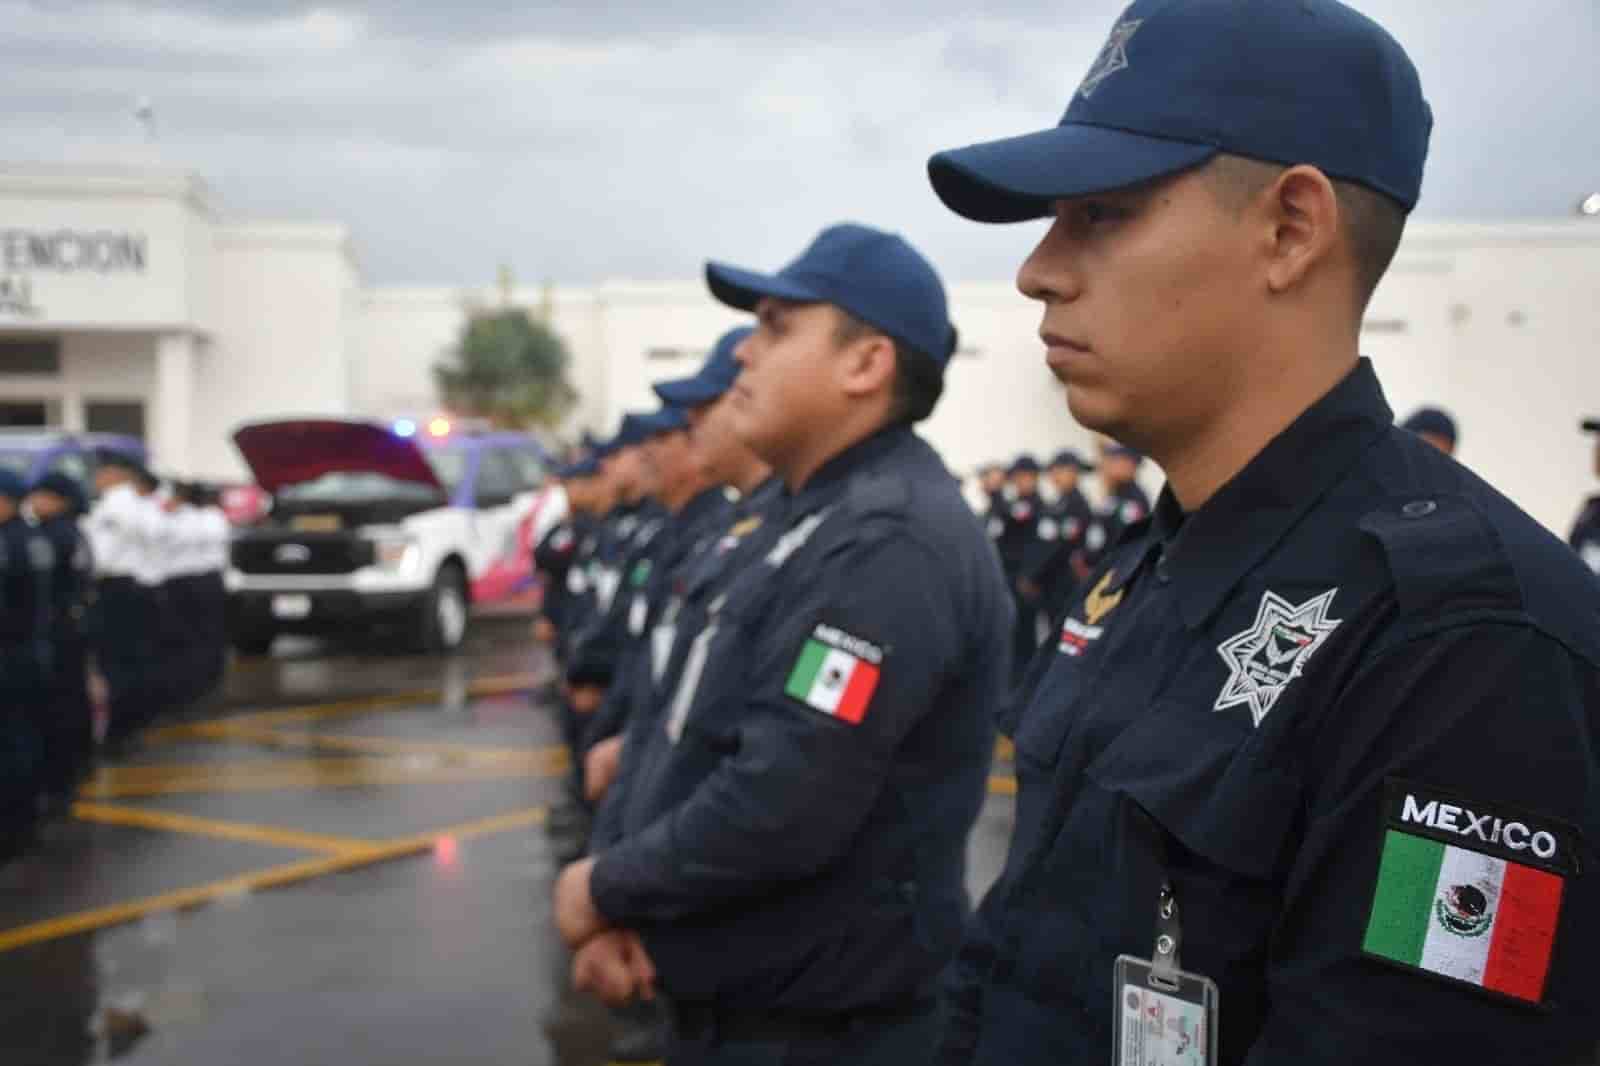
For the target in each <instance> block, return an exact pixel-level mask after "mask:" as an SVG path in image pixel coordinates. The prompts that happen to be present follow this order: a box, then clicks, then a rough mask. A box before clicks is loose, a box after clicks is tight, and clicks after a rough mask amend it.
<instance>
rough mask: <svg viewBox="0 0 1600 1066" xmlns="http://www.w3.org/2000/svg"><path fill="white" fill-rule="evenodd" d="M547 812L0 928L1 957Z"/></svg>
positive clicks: (534, 819)
mask: <svg viewBox="0 0 1600 1066" xmlns="http://www.w3.org/2000/svg"><path fill="white" fill-rule="evenodd" d="M547 813H548V812H547V810H546V808H544V807H529V808H527V809H525V810H520V811H511V812H509V813H507V814H500V815H495V816H493V817H490V818H482V819H479V820H477V821H473V822H462V823H460V824H459V825H453V826H445V827H444V828H442V829H435V830H433V831H432V832H429V833H419V834H417V835H415V836H410V837H404V838H401V839H399V840H394V841H384V842H373V843H364V844H363V845H362V846H361V847H360V849H359V850H354V851H350V852H347V853H345V854H341V855H334V856H330V857H328V858H322V859H305V860H302V861H300V862H292V863H288V864H287V865H284V866H272V867H268V868H267V869H264V870H257V871H255V872H253V873H247V874H241V875H239V876H238V877H229V878H225V879H223V880H221V881H212V882H211V883H209V884H204V885H196V886H195V887H193V888H184V889H179V890H178V891H176V892H165V893H162V894H161V895H158V896H147V897H145V898H144V899H138V900H133V901H131V902H128V903H117V904H113V905H111V906H109V907H100V908H98V909H96V910H92V911H84V912H82V913H79V914H70V915H67V916H65V917H62V918H52V919H50V920H48V921H43V922H35V923H33V924H32V925H23V926H18V927H17V928H15V929H9V930H0V953H3V952H7V951H13V950H15V949H17V948H21V947H26V946H28V945H29V944H38V943H40V942H42V941H46V940H56V939H59V938H61V937H65V936H75V935H77V934H79V933H88V932H92V931H94V930H96V929H104V928H106V927H107V926H112V925H122V924H125V923H127V922H133V921H138V920H139V919H140V918H143V917H145V916H146V915H149V914H155V913H157V912H161V911H182V910H190V909H192V908H195V907H199V906H203V905H205V904H207V903H210V902H212V901H214V900H216V899H218V898H219V897H222V896H229V895H238V894H241V893H248V892H263V891H265V890H267V889H270V888H280V887H282V886H284V885H291V884H295V883H297V882H301V881H309V880H311V879H313V878H317V877H326V876H328V875H329V874H337V873H344V872H346V871H349V870H355V869H359V868H361V867H364V866H373V865H376V864H378V863H380V862H389V861H392V860H394V859H401V858H406V857H408V856H412V855H419V854H421V853H423V852H425V851H431V850H433V848H434V847H435V845H436V844H437V843H438V841H439V840H440V839H441V838H444V837H450V838H453V839H455V840H458V841H459V840H472V839H475V838H477V837H483V836H489V835H492V834H494V833H504V832H508V831H510V830H513V829H523V828H526V827H528V826H532V825H538V824H539V823H541V822H543V821H544V820H545V817H546V814H547Z"/></svg>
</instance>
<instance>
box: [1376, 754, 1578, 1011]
mask: <svg viewBox="0 0 1600 1066" xmlns="http://www.w3.org/2000/svg"><path fill="white" fill-rule="evenodd" d="M1387 806H1388V810H1387V819H1386V826H1385V830H1384V839H1383V858H1382V860H1381V861H1380V864H1379V867H1378V880H1377V885H1376V887H1375V889H1374V891H1373V899H1372V911H1371V914H1370V916H1369V917H1368V919H1367V930H1366V936H1365V938H1364V940H1363V943H1362V949H1363V951H1364V952H1365V953H1366V954H1367V955H1369V956H1372V957H1374V958H1377V959H1381V960H1383V961H1385V962H1390V963H1395V964H1398V965H1401V966H1405V967H1408V968H1411V969H1415V970H1420V971H1422V972H1424V973H1428V974H1432V975H1434V976H1436V977H1442V978H1445V979H1446V980H1450V981H1454V982H1457V983H1460V984H1465V985H1470V986H1472V987H1474V988H1479V989H1482V990H1484V991H1486V992H1491V993H1495V994H1498V995H1501V996H1506V997H1509V998H1510V999H1513V1000H1517V1001H1519V1002H1522V1003H1528V1004H1540V1003H1543V1002H1544V993H1545V980H1546V978H1547V977H1548V975H1549V972H1550V959H1551V957H1552V955H1553V954H1554V951H1555V943H1556V930H1557V927H1558V926H1559V924H1560V919H1561V904H1562V899H1563V896H1564V895H1565V890H1566V880H1567V877H1568V876H1569V875H1571V874H1573V873H1575V872H1576V866H1577V850H1576V849H1577V834H1576V832H1575V831H1574V830H1573V829H1572V828H1571V827H1569V826H1568V825H1566V824H1565V823H1563V822H1558V821H1556V820H1554V819H1551V818H1544V817H1541V816H1538V815H1533V814H1527V813H1524V812H1520V811H1513V810H1510V809H1508V808H1506V807H1503V806H1498V805H1496V806H1492V807H1491V806H1490V805H1487V804H1482V803H1473V802H1471V801H1469V800H1465V799H1463V798H1461V797H1458V796H1452V795H1448V794H1446V793H1444V792H1441V791H1440V790H1438V789H1432V788H1428V787H1426V786H1422V785H1414V784H1411V783H1409V782H1404V781H1390V783H1389V786H1388V794H1387Z"/></svg>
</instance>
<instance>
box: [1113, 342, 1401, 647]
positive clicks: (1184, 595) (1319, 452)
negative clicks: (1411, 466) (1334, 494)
mask: <svg viewBox="0 0 1600 1066" xmlns="http://www.w3.org/2000/svg"><path fill="white" fill-rule="evenodd" d="M1393 423H1394V412H1393V411H1391V410H1390V409H1389V404H1388V401H1386V400H1385V399H1384V396H1383V387H1382V386H1381V385H1380V384H1379V383H1378V377H1377V375H1376V374H1375V373H1374V372H1373V369H1372V364H1371V362H1369V361H1368V360H1366V359H1362V360H1361V361H1360V363H1359V364H1358V365H1357V366H1356V368H1355V369H1354V370H1352V371H1351V372H1350V373H1349V374H1348V375H1347V376H1346V377H1345V379H1344V380H1343V381H1341V382H1340V383H1339V384H1338V385H1336V386H1334V388H1333V390H1332V391H1330V392H1329V393H1328V394H1327V395H1326V396H1324V397H1323V398H1322V399H1320V400H1318V401H1317V402H1316V403H1314V404H1312V405H1311V406H1310V407H1309V408H1307V409H1306V411H1305V412H1304V413H1303V414H1301V416H1300V417H1299V418H1297V419H1295V421H1294V422H1293V423H1292V424H1291V425H1290V426H1289V428H1288V429H1286V430H1284V431H1283V432H1282V433H1280V434H1279V435H1278V436H1277V437H1276V438H1274V439H1273V440H1272V442H1271V443H1270V444H1268V445H1267V446H1266V447H1265V448H1264V449H1262V451H1261V452H1260V454H1258V455H1257V456H1256V457H1255V458H1254V459H1252V460H1250V463H1249V465H1247V466H1246V467H1245V468H1244V469H1243V470H1241V471H1240V472H1239V473H1238V474H1237V475H1236V476H1235V477H1234V479H1233V480H1232V481H1230V482H1228V483H1227V484H1226V485H1224V486H1223V487H1222V488H1221V489H1219V490H1218V491H1217V493H1216V494H1215V495H1214V496H1212V497H1211V499H1209V500H1207V501H1206V502H1205V504H1204V505H1202V506H1201V507H1200V509H1199V510H1197V511H1195V512H1194V513H1193V514H1190V515H1184V514H1183V511H1182V508H1180V507H1179V506H1178V501H1177V500H1176V499H1175V498H1174V497H1173V495H1172V491H1171V489H1170V488H1163V489H1162V490H1161V498H1160V500H1158V501H1157V503H1156V508H1155V515H1154V520H1153V521H1152V523H1151V536H1152V543H1159V544H1161V545H1162V546H1163V552H1164V554H1165V556H1166V566H1165V568H1164V569H1165V572H1166V573H1167V575H1168V577H1169V578H1170V579H1171V581H1172V584H1173V589H1174V592H1175V593H1176V595H1177V600H1178V611H1179V614H1181V615H1182V617H1183V622H1184V624H1185V625H1186V626H1188V627H1189V628H1190V629H1198V628H1199V627H1200V626H1202V625H1204V624H1205V623H1206V622H1207V621H1208V620H1209V619H1210V617H1211V615H1212V614H1213V613H1214V612H1215V611H1216V609H1217V608H1218V607H1219V606H1221V604H1222V602H1223V600H1225V599H1226V598H1227V596H1228V594H1229V593H1230V592H1232V591H1233V588H1234V586H1235V585H1237V584H1238V583H1239V581H1240V579H1241V578H1243V577H1244V575H1245V574H1247V573H1248V572H1249V571H1250V570H1251V569H1253V568H1254V567H1255V566H1256V564H1257V563H1259V562H1260V561H1261V560H1262V559H1263V558H1264V557H1265V556H1266V555H1267V553H1268V552H1270V551H1271V550H1272V548H1273V546H1274V545H1276V544H1277V543H1278V541H1279V540H1281V539H1282V538H1283V536H1284V534H1286V533H1288V532H1289V530H1290V529H1291V528H1292V527H1293V526H1294V524H1295V523H1296V522H1297V521H1298V520H1299V519H1300V516H1301V515H1303V514H1304V513H1305V512H1306V511H1308V510H1310V509H1311V508H1312V507H1313V506H1314V505H1315V504H1316V502H1317V501H1318V500H1319V499H1321V497H1322V495H1323V493H1325V492H1326V491H1327V490H1328V489H1329V488H1330V487H1332V485H1333V484H1334V482H1336V481H1337V480H1339V478H1341V477H1342V476H1343V475H1344V474H1345V473H1346V472H1348V471H1349V469H1350V467H1351V466H1353V465H1354V464H1355V463H1356V462H1357V461H1358V460H1359V459H1360V458H1361V455H1362V454H1363V453H1364V452H1365V451H1366V450H1367V448H1368V447H1370V446H1371V444H1372V443H1373V441H1375V440H1377V439H1378V437H1379V436H1380V435H1381V434H1382V433H1383V432H1384V431H1385V430H1386V429H1388V428H1389V426H1391V425H1393ZM1135 569H1137V568H1135Z"/></svg>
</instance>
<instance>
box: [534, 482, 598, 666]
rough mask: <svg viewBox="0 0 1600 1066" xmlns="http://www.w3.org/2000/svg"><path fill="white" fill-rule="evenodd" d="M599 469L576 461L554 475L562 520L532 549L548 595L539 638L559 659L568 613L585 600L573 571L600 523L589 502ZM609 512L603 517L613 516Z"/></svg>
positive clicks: (542, 605) (542, 606)
mask: <svg viewBox="0 0 1600 1066" xmlns="http://www.w3.org/2000/svg"><path fill="white" fill-rule="evenodd" d="M599 473H600V464H599V463H598V462H596V461H595V460H594V459H591V458H584V459H579V460H576V461H574V462H572V463H568V464H567V465H565V466H563V467H561V468H559V469H558V470H556V471H555V484H554V485H552V486H551V490H552V491H553V492H560V493H561V497H562V499H563V501H564V502H563V503H562V504H561V505H560V506H561V508H562V509H563V510H564V511H565V515H564V517H563V518H562V519H561V520H560V521H558V522H555V523H554V524H552V525H551V526H550V528H549V530H548V531H547V532H546V533H545V535H544V536H543V537H541V538H540V539H539V541H538V543H536V544H535V545H534V547H533V565H534V569H535V570H537V571H538V573H539V574H540V576H541V578H542V584H543V587H544V593H543V596H542V598H541V601H540V607H539V617H538V618H537V619H536V622H535V634H536V637H537V639H538V640H539V643H541V644H545V645H547V646H549V647H550V648H551V650H552V652H555V653H557V655H558V658H557V661H558V662H559V647H560V634H561V633H562V632H563V631H564V630H565V629H566V624H567V621H568V617H569V614H570V612H571V611H572V609H573V606H574V604H575V602H576V600H577V598H578V597H579V596H580V595H581V594H582V590H583V580H582V570H581V568H580V569H578V570H576V571H575V570H574V569H573V566H574V564H575V563H577V561H578V555H579V553H578V548H579V545H580V544H582V543H583V541H584V539H585V538H586V537H588V536H590V535H591V534H592V533H593V532H594V529H595V526H596V524H597V522H598V518H597V515H596V512H595V509H594V507H593V506H592V505H591V503H590V501H591V499H592V494H593V493H594V491H595V488H596V485H597V484H598V477H597V475H598V474H599ZM609 509H610V508H609V506H607V507H606V508H604V509H603V510H602V511H601V512H600V513H601V514H603V513H604V511H605V510H609Z"/></svg>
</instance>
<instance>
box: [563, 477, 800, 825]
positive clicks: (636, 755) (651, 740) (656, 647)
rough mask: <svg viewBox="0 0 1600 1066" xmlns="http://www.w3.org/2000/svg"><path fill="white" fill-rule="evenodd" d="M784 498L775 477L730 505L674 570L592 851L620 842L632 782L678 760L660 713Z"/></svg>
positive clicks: (771, 528)
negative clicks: (710, 532) (709, 533)
mask: <svg viewBox="0 0 1600 1066" xmlns="http://www.w3.org/2000/svg"><path fill="white" fill-rule="evenodd" d="M783 503H784V497H783V484H782V482H781V481H779V480H778V479H777V478H776V477H774V478H769V479H768V480H767V481H766V482H764V483H763V484H761V485H760V486H758V487H757V488H756V489H755V490H754V491H753V492H751V493H750V494H749V495H748V496H745V497H744V498H742V499H740V500H739V501H738V503H736V504H734V505H733V506H732V507H731V508H729V509H728V510H727V513H726V515H725V516H724V521H722V522H721V523H716V524H715V525H713V526H712V529H713V530H714V533H713V535H712V536H711V537H709V538H707V539H706V541H705V542H703V543H700V544H698V545H697V548H698V550H697V551H695V552H693V553H691V554H690V555H689V556H687V557H686V558H685V559H684V560H683V561H682V562H681V563H680V564H679V565H678V566H677V567H675V568H674V570H673V572H672V573H671V574H670V575H669V577H668V579H667V580H668V584H667V587H666V588H665V589H664V590H663V594H664V597H665V599H664V602H663V603H662V604H661V606H660V609H659V611H658V612H657V616H656V617H655V618H653V619H652V622H651V628H650V632H649V634H648V636H647V638H646V641H647V656H648V657H647V658H641V659H639V660H638V661H636V662H635V664H634V670H633V678H632V682H631V685H632V687H631V691H630V693H629V695H630V697H631V700H632V706H631V708H630V710H629V713H628V716H627V732H626V740H625V742H624V744H623V752H622V762H621V765H620V766H619V768H618V771H617V777H616V780H615V781H614V782H613V783H612V785H611V788H610V789H609V790H608V791H607V793H606V797H605V801H604V803H603V804H602V805H601V808H600V811H599V814H598V816H597V817H596V819H595V824H594V830H593V833H592V836H591V840H592V844H591V847H592V848H593V849H594V850H596V851H598V850H600V849H602V848H606V847H609V846H610V845H612V844H615V843H617V841H618V840H620V839H621V837H622V825H623V821H624V819H625V817H626V812H627V809H628V805H629V797H630V796H631V795H633V787H632V786H633V781H634V779H635V778H636V777H638V776H639V775H641V774H646V775H648V774H651V773H652V772H653V771H654V770H656V769H658V768H660V767H661V766H663V765H665V763H666V762H667V761H669V760H670V759H671V758H672V748H673V745H674V743H675V736H676V733H677V730H674V731H673V734H672V735H671V736H669V734H668V731H667V730H666V729H664V728H662V727H661V724H660V718H659V715H661V714H662V713H671V711H672V708H673V705H674V701H673V698H674V696H675V695H676V694H677V692H678V691H679V689H680V687H683V686H682V680H683V676H684V672H685V670H693V671H695V672H696V673H698V672H699V671H701V670H702V669H703V668H704V654H705V648H706V641H707V640H708V639H709V637H707V636H706V634H707V633H708V631H712V615H713V613H714V611H713V608H714V606H716V605H717V600H718V597H719V596H721V595H722V593H723V592H725V591H726V590H727V588H728V587H729V585H730V583H731V582H732V581H733V579H734V578H735V577H737V576H738V575H739V574H740V573H742V572H743V570H744V568H745V567H746V566H747V565H749V564H751V563H752V562H754V561H755V560H757V559H759V558H760V556H761V555H762V554H764V553H765V552H766V550H767V549H769V548H770V547H771V545H772V541H773V539H774V538H775V537H776V536H777V535H778V533H780V532H782V525H781V518H782V513H783ZM713 632H714V631H713ZM697 641H698V642H699V645H700V648H701V650H700V651H699V652H696V651H695V647H696V643H697ZM691 663H694V664H696V665H692V666H691V665H690V664H691ZM692 688H693V685H692V684H691V685H690V686H687V688H686V689H685V692H686V695H685V698H686V699H687V692H688V691H689V690H692Z"/></svg>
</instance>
